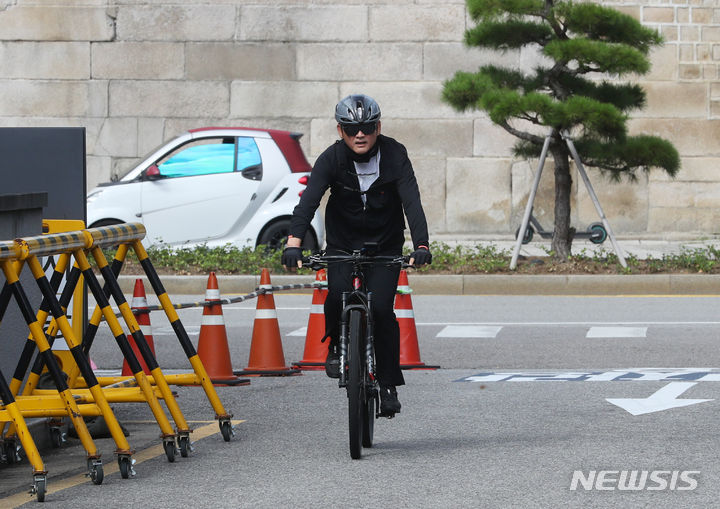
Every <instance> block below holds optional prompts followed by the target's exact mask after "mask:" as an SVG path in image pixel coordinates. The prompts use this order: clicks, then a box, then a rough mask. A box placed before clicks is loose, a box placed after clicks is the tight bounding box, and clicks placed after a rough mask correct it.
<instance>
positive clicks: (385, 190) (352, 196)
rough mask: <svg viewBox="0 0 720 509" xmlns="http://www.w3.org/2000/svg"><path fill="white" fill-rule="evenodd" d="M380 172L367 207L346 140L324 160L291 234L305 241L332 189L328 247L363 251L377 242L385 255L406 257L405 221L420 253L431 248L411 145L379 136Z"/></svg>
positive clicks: (320, 160)
mask: <svg viewBox="0 0 720 509" xmlns="http://www.w3.org/2000/svg"><path fill="white" fill-rule="evenodd" d="M377 143H378V144H379V145H378V147H379V151H380V173H379V175H378V178H377V180H376V181H375V182H373V184H372V185H371V186H370V188H369V189H368V190H367V192H366V197H367V204H363V201H362V198H361V193H360V187H359V184H358V178H357V176H356V175H355V166H354V164H353V161H352V160H351V159H350V157H349V155H348V149H347V148H346V146H345V142H344V141H342V140H338V141H336V142H335V144H333V145H331V146H330V147H328V148H327V149H326V150H325V152H323V153H322V154H321V155H320V157H318V159H317V161H316V162H315V166H314V167H313V170H312V173H311V174H310V180H309V182H308V186H307V189H305V191H304V192H303V194H302V196H301V197H300V203H299V204H298V205H297V206H296V207H295V210H294V211H293V217H292V223H291V226H290V234H291V235H292V236H294V237H298V238H303V237H304V236H305V232H306V231H307V229H308V228H309V226H310V221H311V220H312V218H313V215H314V214H315V210H317V208H318V206H319V205H320V200H321V199H322V197H323V195H324V194H325V191H326V190H327V188H328V187H329V188H330V198H329V199H328V204H327V208H326V210H325V230H326V231H325V234H326V240H327V245H328V248H338V249H345V250H352V249H360V248H361V247H362V246H363V244H364V243H365V242H377V243H378V247H379V251H380V252H390V253H400V252H401V251H402V246H403V243H404V242H405V234H404V230H405V219H404V217H403V210H404V212H405V215H406V216H407V219H408V223H409V224H410V234H411V236H412V242H413V245H414V247H415V249H417V248H418V246H421V245H423V246H428V229H427V221H426V219H425V212H424V211H423V208H422V204H421V203H420V192H419V190H418V186H417V181H416V180H415V173H414V172H413V168H412V164H411V163H410V159H409V158H408V155H407V150H406V149H405V147H404V146H403V145H402V144H400V143H398V142H397V141H395V140H394V139H392V138H388V137H387V136H383V135H380V136H378V140H377Z"/></svg>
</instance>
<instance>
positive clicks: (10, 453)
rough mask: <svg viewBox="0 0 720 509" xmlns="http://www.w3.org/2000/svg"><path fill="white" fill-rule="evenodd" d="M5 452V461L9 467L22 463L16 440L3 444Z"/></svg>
mask: <svg viewBox="0 0 720 509" xmlns="http://www.w3.org/2000/svg"><path fill="white" fill-rule="evenodd" d="M3 452H4V453H5V461H6V462H7V464H8V465H13V464H15V463H20V453H19V448H18V446H17V444H16V443H15V440H7V441H5V443H3Z"/></svg>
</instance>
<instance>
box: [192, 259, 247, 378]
mask: <svg viewBox="0 0 720 509" xmlns="http://www.w3.org/2000/svg"><path fill="white" fill-rule="evenodd" d="M205 302H216V303H215V304H210V305H206V306H204V308H203V314H202V323H201V325H200V338H199V339H198V349H197V354H198V357H200V360H201V361H202V363H203V366H205V371H207V374H208V376H209V377H210V380H211V381H212V382H213V384H214V385H236V384H238V383H240V382H243V380H241V379H239V378H238V377H236V376H235V375H234V374H233V369H232V362H231V361H230V349H229V347H228V339H227V332H226V330H225V319H224V318H223V312H222V305H221V304H220V290H219V289H218V282H217V277H216V276H215V273H214V272H210V276H209V277H208V283H207V289H206V290H205Z"/></svg>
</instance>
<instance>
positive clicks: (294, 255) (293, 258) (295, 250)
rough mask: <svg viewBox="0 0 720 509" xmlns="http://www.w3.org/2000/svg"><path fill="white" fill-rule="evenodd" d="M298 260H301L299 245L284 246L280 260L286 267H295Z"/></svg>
mask: <svg viewBox="0 0 720 509" xmlns="http://www.w3.org/2000/svg"><path fill="white" fill-rule="evenodd" d="M300 260H302V249H300V248H299V247H286V248H285V249H284V250H283V254H282V258H281V259H280V262H281V263H282V264H283V265H284V266H285V267H287V268H288V269H297V268H298V262H299V261H300Z"/></svg>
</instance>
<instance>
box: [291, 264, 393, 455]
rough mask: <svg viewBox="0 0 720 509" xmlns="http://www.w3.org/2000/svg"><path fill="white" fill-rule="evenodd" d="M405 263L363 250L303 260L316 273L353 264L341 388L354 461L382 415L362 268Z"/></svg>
mask: <svg viewBox="0 0 720 509" xmlns="http://www.w3.org/2000/svg"><path fill="white" fill-rule="evenodd" d="M405 261H406V259H405V258H404V257H392V256H366V255H365V254H364V253H363V251H353V253H352V254H351V255H337V256H333V255H330V256H325V255H313V256H310V257H309V258H305V259H303V263H309V265H310V267H312V268H313V269H315V270H317V269H320V268H322V267H325V266H327V265H328V264H330V263H334V262H337V263H351V264H352V271H351V274H350V277H351V281H352V290H350V291H344V292H342V311H341V314H340V337H339V338H338V347H339V357H340V377H339V380H338V385H339V387H341V388H345V389H346V390H347V394H348V428H349V439H350V456H351V457H352V458H353V459H358V458H360V457H361V455H362V452H361V451H362V447H372V442H373V430H374V424H373V423H374V421H375V419H377V418H379V417H381V416H382V415H383V414H381V413H380V412H379V405H378V381H377V379H376V376H375V334H374V321H373V313H372V291H368V289H367V285H366V282H365V273H364V271H363V267H365V266H370V265H381V264H394V263H403V264H404V263H405ZM358 315H359V316H358ZM362 327H364V329H362ZM393 415H394V414H393ZM393 415H386V417H393Z"/></svg>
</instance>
